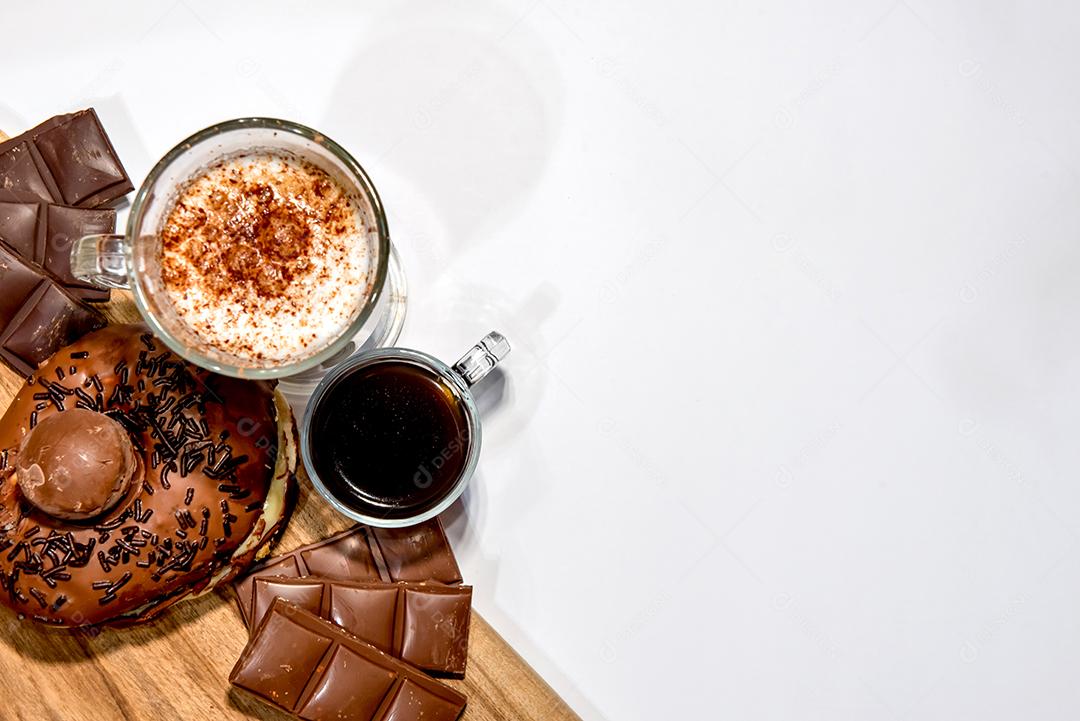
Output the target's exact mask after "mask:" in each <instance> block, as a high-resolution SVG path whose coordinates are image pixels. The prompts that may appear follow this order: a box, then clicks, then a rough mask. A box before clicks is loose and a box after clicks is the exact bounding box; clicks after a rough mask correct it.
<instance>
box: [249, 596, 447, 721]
mask: <svg viewBox="0 0 1080 721" xmlns="http://www.w3.org/2000/svg"><path fill="white" fill-rule="evenodd" d="M229 681H230V682H231V683H232V684H233V685H235V686H238V687H240V688H242V689H245V690H247V691H250V692H251V693H253V694H255V695H256V696H258V697H259V698H261V699H262V700H264V701H266V702H267V703H270V704H271V705H274V706H277V707H278V708H281V709H284V710H286V711H288V712H290V713H293V714H296V715H297V716H299V717H301V718H303V719H307V720H308V721H322V720H323V719H346V718H347V719H356V720H357V721H421V720H422V721H455V719H457V718H459V717H460V716H461V714H462V712H463V711H464V710H465V697H464V696H463V695H462V694H460V693H458V692H457V691H456V690H454V689H452V688H450V687H449V686H447V685H446V684H444V683H441V682H439V681H436V680H435V679H433V678H431V677H429V676H427V675H425V674H424V673H423V672H422V671H419V670H417V669H416V668H414V667H412V666H410V665H409V664H406V663H403V662H402V661H398V660H397V659H395V658H392V657H390V656H388V655H387V654H385V653H383V652H382V651H379V650H378V649H376V648H375V647H374V646H371V645H370V644H367V643H364V642H363V641H361V640H360V639H358V638H356V637H355V636H353V635H352V634H350V633H348V632H347V631H345V630H344V629H342V628H340V627H338V626H335V625H334V624H332V623H330V622H329V621H325V620H323V619H321V618H319V617H318V616H315V615H314V614H312V613H310V612H308V611H305V610H304V609H302V608H299V607H297V606H295V605H292V604H290V603H288V602H287V601H285V600H283V599H277V600H275V601H274V604H273V605H272V606H271V607H270V612H269V613H267V614H266V616H265V617H264V618H263V620H262V623H261V624H260V625H259V627H258V629H256V631H255V633H254V635H252V637H251V640H250V641H249V642H248V645H247V647H245V648H244V651H243V653H242V654H241V655H240V659H239V660H238V661H237V662H236V666H234V667H233V670H232V673H231V674H230V675H229Z"/></svg>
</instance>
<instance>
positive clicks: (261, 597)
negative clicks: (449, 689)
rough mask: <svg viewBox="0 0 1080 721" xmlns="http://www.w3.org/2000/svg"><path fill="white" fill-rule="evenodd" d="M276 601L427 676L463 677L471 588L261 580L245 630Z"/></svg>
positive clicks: (466, 651) (256, 586)
mask: <svg viewBox="0 0 1080 721" xmlns="http://www.w3.org/2000/svg"><path fill="white" fill-rule="evenodd" d="M276 598H283V599H285V600H286V601H288V602H290V603H292V604H295V605H297V606H299V607H300V608H303V609H305V610H308V611H310V612H312V613H314V614H316V615H317V616H319V617H320V618H325V619H326V620H328V621H333V622H334V623H336V624H337V625H338V626H341V627H342V628H344V629H345V630H346V631H348V632H349V633H351V634H353V635H354V636H356V637H357V638H359V639H360V640H362V641H366V642H367V643H370V644H371V645H372V646H374V647H375V648H377V649H379V650H380V651H382V652H383V653H388V654H390V655H391V656H393V657H394V658H400V659H402V660H403V661H407V662H409V663H411V664H412V665H413V666H416V667H417V668H420V669H423V670H424V671H427V672H429V673H438V674H448V675H453V676H461V675H464V673H465V664H466V660H467V659H468V649H469V617H470V613H469V612H470V609H471V607H472V587H471V586H442V585H436V584H428V583H414V582H401V583H356V582H353V581H331V580H328V579H322V578H315V577H307V578H273V577H261V578H257V579H255V591H254V595H253V603H252V608H251V619H250V623H249V627H250V626H258V625H259V622H260V621H261V620H262V618H263V616H265V615H266V613H267V611H269V609H270V606H271V605H272V604H273V602H274V599H276Z"/></svg>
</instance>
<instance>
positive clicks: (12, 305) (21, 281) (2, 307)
mask: <svg viewBox="0 0 1080 721" xmlns="http://www.w3.org/2000/svg"><path fill="white" fill-rule="evenodd" d="M40 284H41V273H39V272H38V271H37V270H36V269H35V268H33V267H31V266H29V265H27V264H26V263H24V262H23V261H22V259H21V258H19V257H18V256H16V255H15V254H14V253H12V252H11V251H10V250H9V249H8V248H5V247H4V246H3V245H0V333H2V332H3V329H4V328H6V327H7V326H8V324H9V323H10V322H11V321H12V320H13V319H14V318H15V316H16V315H18V313H19V310H20V309H21V308H22V307H23V305H24V304H25V303H26V300H27V299H28V298H29V297H30V295H31V294H32V293H33V292H34V290H35V289H36V288H37V287H38V285H40Z"/></svg>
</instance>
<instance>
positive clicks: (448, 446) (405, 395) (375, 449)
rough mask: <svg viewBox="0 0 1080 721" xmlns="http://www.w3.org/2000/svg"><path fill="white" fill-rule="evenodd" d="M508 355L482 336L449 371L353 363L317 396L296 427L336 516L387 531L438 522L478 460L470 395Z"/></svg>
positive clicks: (429, 360) (403, 357) (372, 358)
mask: <svg viewBox="0 0 1080 721" xmlns="http://www.w3.org/2000/svg"><path fill="white" fill-rule="evenodd" d="M509 352H510V343H509V342H508V341H507V340H506V338H505V337H503V336H502V335H501V334H500V333H496V332H491V333H488V334H487V335H486V336H485V337H484V338H483V339H482V340H481V341H480V342H479V343H477V344H476V345H474V346H473V347H472V348H471V349H470V350H469V351H468V352H467V353H466V354H465V355H464V356H462V357H461V358H460V359H459V360H458V362H457V363H455V364H454V365H453V366H448V365H446V364H445V363H443V362H442V361H440V360H439V359H438V358H435V357H434V356H431V355H428V354H427V353H422V352H420V351H416V350H410V349H407V348H380V349H377V350H371V351H366V352H363V353H358V354H356V355H354V356H352V357H351V358H349V359H348V360H346V361H344V362H342V363H340V364H338V365H337V366H336V367H335V368H333V369H332V370H331V371H330V373H329V374H328V375H327V376H326V377H325V378H323V380H322V382H321V383H320V384H319V386H318V387H317V388H316V389H315V392H314V393H313V394H312V396H311V400H310V402H309V403H308V406H307V409H306V411H305V413H304V420H303V423H302V424H301V426H300V456H301V459H302V460H303V463H304V467H305V469H306V470H307V473H308V476H309V477H310V478H311V482H312V484H313V485H314V486H315V489H316V490H317V491H318V492H319V494H320V495H322V496H323V498H325V499H326V500H327V501H328V502H329V503H330V505H331V506H333V507H334V508H335V509H337V510H338V511H339V512H340V513H342V514H343V515H345V516H347V517H348V518H351V519H353V520H355V521H359V522H360V523H365V524H367V525H370V526H381V527H384V528H400V527H404V526H411V525H414V524H417V523H421V522H423V521H426V520H428V519H429V518H433V517H435V516H437V515H438V514H439V513H442V512H443V511H444V510H446V509H447V508H448V507H449V506H450V505H451V504H452V503H453V502H454V501H456V500H457V499H458V497H459V496H461V494H462V492H464V490H465V487H466V486H467V485H468V483H469V479H470V478H471V477H472V475H473V472H474V471H475V469H476V463H477V460H478V459H479V457H480V417H479V413H478V411H477V408H476V403H475V401H474V400H473V395H472V390H471V389H472V387H473V386H474V385H475V384H476V383H478V382H479V381H480V380H481V379H483V378H484V377H485V376H486V375H487V374H488V373H490V372H491V370H492V369H493V368H495V366H496V365H497V364H498V363H499V361H501V360H502V359H503V358H505V357H506V355H507V354H508V353H509Z"/></svg>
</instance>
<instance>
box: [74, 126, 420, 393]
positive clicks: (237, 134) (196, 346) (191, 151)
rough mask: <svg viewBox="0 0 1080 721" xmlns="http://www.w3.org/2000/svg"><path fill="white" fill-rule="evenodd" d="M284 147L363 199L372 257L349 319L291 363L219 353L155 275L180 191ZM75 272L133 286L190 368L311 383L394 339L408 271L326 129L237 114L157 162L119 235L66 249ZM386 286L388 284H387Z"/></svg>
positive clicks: (371, 191) (367, 183) (374, 197)
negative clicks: (239, 159)
mask: <svg viewBox="0 0 1080 721" xmlns="http://www.w3.org/2000/svg"><path fill="white" fill-rule="evenodd" d="M275 151H277V152H284V153H286V154H290V155H292V156H293V157H297V158H300V159H302V160H306V161H308V162H310V163H312V164H313V165H315V166H317V167H319V168H321V169H322V170H324V171H325V172H326V173H328V174H329V175H330V176H331V177H333V178H334V179H335V180H337V181H338V182H339V183H341V185H342V187H343V188H345V189H346V190H347V191H349V192H351V193H352V194H353V195H354V196H355V197H356V198H357V199H358V201H359V202H360V203H361V204H362V205H363V206H365V207H364V208H363V210H364V211H365V213H366V214H367V216H368V217H369V218H371V219H372V221H373V227H371V228H370V229H369V232H368V233H367V237H366V238H365V240H366V242H367V243H368V246H369V248H368V253H369V257H370V258H372V259H373V261H374V262H373V268H374V279H373V282H372V283H371V292H370V293H369V294H368V295H367V297H366V298H364V299H363V300H362V302H361V303H360V304H358V306H357V307H356V308H355V309H354V310H353V313H352V318H353V320H352V322H351V323H350V325H349V326H348V328H346V329H345V330H344V331H343V332H342V333H341V335H340V336H339V337H338V338H336V339H335V340H334V341H333V342H331V343H329V344H328V345H326V346H324V347H322V348H320V349H318V350H317V351H316V352H314V353H312V354H311V355H309V356H306V357H304V358H302V359H298V360H296V361H292V362H284V363H283V362H280V361H264V362H259V361H255V360H253V359H250V358H246V357H243V356H239V355H234V354H232V353H228V352H225V351H222V350H221V349H219V348H216V347H214V346H212V345H210V344H208V343H206V342H205V341H204V340H203V339H202V338H200V337H199V336H198V335H197V334H196V333H195V331H194V330H193V329H191V328H190V327H189V326H188V325H187V324H186V323H185V322H184V321H183V320H182V319H181V318H180V317H179V315H178V314H177V313H176V311H175V309H174V308H173V305H172V302H171V301H170V299H169V295H168V293H167V292H166V290H165V286H164V283H163V282H162V279H161V268H160V258H161V241H160V229H161V226H162V225H163V224H164V222H165V220H166V219H167V217H168V213H169V212H170V210H171V209H172V204H173V201H174V199H175V197H176V194H177V193H178V192H179V191H180V190H181V189H182V188H183V187H184V186H185V184H186V183H187V182H188V181H189V180H191V179H192V178H193V177H195V176H197V175H198V174H199V173H200V172H202V171H203V170H204V169H205V168H207V167H208V166H210V165H211V164H213V163H214V162H215V161H217V160H220V159H222V158H228V157H232V156H235V155H239V154H246V153H251V152H270V153H273V152H275ZM71 266H72V271H73V272H74V274H75V275H76V276H78V277H80V278H83V279H85V280H87V281H89V282H91V283H94V284H96V285H100V286H102V287H107V288H124V289H130V290H131V292H132V294H133V295H134V297H135V304H136V306H137V307H138V309H139V313H140V314H141V315H142V317H143V318H144V319H145V320H146V322H147V324H149V326H150V327H151V328H152V329H153V330H154V333H155V334H156V335H157V336H158V337H159V338H161V339H162V341H164V342H165V344H166V345H167V346H169V348H171V349H172V350H173V351H175V352H176V353H178V354H179V355H181V356H183V357H184V358H186V359H188V360H189V361H191V362H192V363H195V364H196V365H199V366H202V367H203V368H207V369H210V370H212V371H215V372H218V373H223V374H225V375H231V376H238V377H243V378H283V377H286V376H296V377H297V378H298V379H304V380H303V382H304V383H306V384H310V383H311V382H312V380H314V379H316V378H319V377H321V375H323V374H325V372H326V371H327V370H328V368H329V366H331V365H332V364H333V363H334V362H337V361H340V360H341V359H343V358H345V357H347V356H348V355H349V354H350V353H352V352H353V351H355V350H356V349H357V348H361V347H371V346H373V345H376V346H377V345H385V344H387V343H393V342H394V341H395V340H396V339H397V335H398V334H399V333H400V331H401V326H402V324H403V322H404V314H405V286H404V273H403V272H402V270H401V267H400V264H399V263H398V261H397V256H396V255H395V254H394V252H393V248H392V246H391V244H390V231H389V229H388V227H387V223H386V215H385V213H384V212H383V208H382V202H381V201H380V200H379V195H378V193H377V192H376V191H375V186H374V185H373V184H372V182H371V180H370V178H368V176H367V173H365V172H364V169H363V168H361V167H360V164H359V163H357V162H356V160H355V159H354V158H353V157H352V156H351V155H350V154H349V153H348V152H347V151H346V150H345V149H344V148H342V147H341V146H340V145H338V144H337V143H335V142H334V141H333V140H331V139H329V138H328V137H326V136H325V135H323V134H322V133H320V132H318V131H316V130H313V129H311V128H308V127H305V126H303V125H299V124H297V123H292V122H289V121H286V120H277V119H273V118H239V119H236V120H229V121H226V122H223V123H218V124H217V125H213V126H211V127H209V128H206V129H205V130H202V131H200V132H198V133H196V134H194V135H192V136H191V137H190V138H188V139H187V140H184V141H183V142H181V143H180V144H179V145H177V146H176V147H175V148H173V149H172V150H170V151H169V152H168V153H167V154H166V155H165V157H163V158H162V159H161V160H160V161H158V163H157V165H155V166H154V168H153V170H151V171H150V174H149V175H148V176H147V177H146V180H145V181H143V184H142V186H141V187H140V188H139V192H138V193H137V194H136V196H135V200H134V202H133V203H132V205H131V212H130V214H129V215H128V222H127V229H126V232H125V233H123V234H117V235H90V236H86V237H84V238H81V239H78V240H76V241H75V242H74V244H73V245H72V249H71ZM388 283H391V284H394V285H393V286H392V287H390V288H387V285H388Z"/></svg>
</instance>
